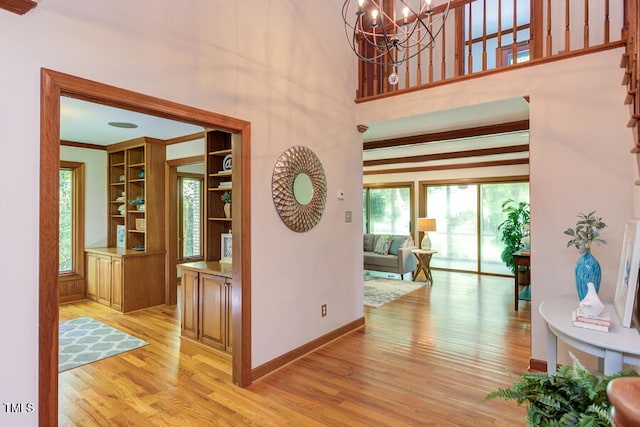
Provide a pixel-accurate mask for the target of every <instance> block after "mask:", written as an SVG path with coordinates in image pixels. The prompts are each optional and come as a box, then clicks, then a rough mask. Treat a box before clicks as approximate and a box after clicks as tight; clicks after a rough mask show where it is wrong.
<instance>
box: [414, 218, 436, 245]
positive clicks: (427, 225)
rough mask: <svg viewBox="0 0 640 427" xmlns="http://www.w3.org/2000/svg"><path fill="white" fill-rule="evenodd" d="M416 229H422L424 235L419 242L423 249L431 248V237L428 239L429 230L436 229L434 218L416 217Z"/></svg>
mask: <svg viewBox="0 0 640 427" xmlns="http://www.w3.org/2000/svg"><path fill="white" fill-rule="evenodd" d="M418 231H424V237H423V238H422V242H420V247H421V248H422V249H425V250H430V249H431V239H429V232H430V231H436V219H435V218H418Z"/></svg>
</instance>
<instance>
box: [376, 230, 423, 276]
mask: <svg viewBox="0 0 640 427" xmlns="http://www.w3.org/2000/svg"><path fill="white" fill-rule="evenodd" d="M411 249H416V246H415V244H414V242H413V238H412V237H411V236H410V235H389V234H371V233H365V234H364V269H365V270H373V271H384V272H387V273H396V274H399V275H400V276H404V274H406V273H410V272H413V271H414V270H415V268H416V265H417V264H418V262H417V259H416V257H415V256H414V255H413V253H411Z"/></svg>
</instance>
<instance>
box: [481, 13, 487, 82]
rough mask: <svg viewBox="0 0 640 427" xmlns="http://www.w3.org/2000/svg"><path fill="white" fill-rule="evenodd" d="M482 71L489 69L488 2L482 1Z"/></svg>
mask: <svg viewBox="0 0 640 427" xmlns="http://www.w3.org/2000/svg"><path fill="white" fill-rule="evenodd" d="M482 8H483V9H482V71H485V70H486V69H487V0H482Z"/></svg>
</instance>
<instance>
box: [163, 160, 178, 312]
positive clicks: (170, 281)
mask: <svg viewBox="0 0 640 427" xmlns="http://www.w3.org/2000/svg"><path fill="white" fill-rule="evenodd" d="M177 186H178V177H177V166H174V165H171V164H170V163H169V162H165V164H164V194H166V197H165V199H164V217H165V224H166V226H165V229H164V238H165V242H167V244H166V249H167V254H166V257H165V264H164V266H165V276H164V277H165V281H166V286H165V293H164V298H165V304H169V305H173V304H177V302H178V278H177V277H176V276H177V274H175V273H176V271H177V270H176V269H177V264H178V260H177V259H178V249H177V246H178V230H177V228H178V212H177V210H178V208H177V205H178V194H177V193H178V189H177Z"/></svg>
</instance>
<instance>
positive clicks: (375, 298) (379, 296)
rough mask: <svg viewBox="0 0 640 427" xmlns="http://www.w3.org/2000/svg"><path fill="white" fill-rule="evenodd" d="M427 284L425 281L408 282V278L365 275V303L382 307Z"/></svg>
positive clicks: (369, 305)
mask: <svg viewBox="0 0 640 427" xmlns="http://www.w3.org/2000/svg"><path fill="white" fill-rule="evenodd" d="M425 284H426V283H423V282H407V281H406V280H394V279H384V278H381V277H371V276H364V305H366V306H368V307H382V306H383V305H385V304H387V303H389V302H391V301H393V300H396V299H398V298H400V297H401V296H403V295H406V294H408V293H409V292H413V291H415V290H416V289H419V288H421V287H423V286H424V285H425Z"/></svg>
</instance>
